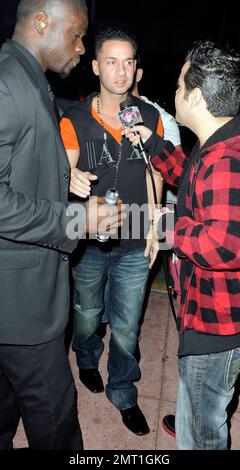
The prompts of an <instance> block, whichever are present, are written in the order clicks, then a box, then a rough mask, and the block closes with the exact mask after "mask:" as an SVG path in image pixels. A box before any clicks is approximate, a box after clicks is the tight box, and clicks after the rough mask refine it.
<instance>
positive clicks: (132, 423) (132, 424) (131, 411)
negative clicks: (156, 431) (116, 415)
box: [120, 405, 150, 436]
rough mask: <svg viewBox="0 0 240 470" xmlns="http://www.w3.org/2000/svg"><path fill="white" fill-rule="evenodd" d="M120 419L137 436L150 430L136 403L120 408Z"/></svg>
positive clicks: (143, 434)
mask: <svg viewBox="0 0 240 470" xmlns="http://www.w3.org/2000/svg"><path fill="white" fill-rule="evenodd" d="M120 413H121V415H122V420H123V423H124V424H125V426H127V428H128V429H129V431H132V432H133V433H134V434H137V436H145V434H148V433H149V432H150V429H149V427H148V424H147V421H146V419H145V416H144V414H143V413H142V411H141V410H140V408H139V406H138V405H135V406H132V408H127V409H126V410H120Z"/></svg>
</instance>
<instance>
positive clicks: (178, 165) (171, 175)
mask: <svg viewBox="0 0 240 470" xmlns="http://www.w3.org/2000/svg"><path fill="white" fill-rule="evenodd" d="M155 137H157V136H155V135H154V134H152V136H151V137H150V139H152V140H151V141H150V139H149V146H150V145H151V148H152V150H151V152H150V153H151V155H156V156H153V157H152V158H151V163H152V164H153V166H154V168H156V169H157V170H160V171H161V174H162V176H163V178H164V179H165V180H166V181H167V183H169V184H171V185H173V186H178V184H179V179H180V176H181V174H182V171H183V168H184V165H185V162H186V160H187V157H186V155H185V154H184V153H183V152H182V151H181V150H180V149H179V148H177V147H174V145H173V144H172V143H171V142H170V141H168V140H163V139H160V138H159V137H158V139H159V140H158V141H157V139H156V138H155ZM147 142H148V141H147Z"/></svg>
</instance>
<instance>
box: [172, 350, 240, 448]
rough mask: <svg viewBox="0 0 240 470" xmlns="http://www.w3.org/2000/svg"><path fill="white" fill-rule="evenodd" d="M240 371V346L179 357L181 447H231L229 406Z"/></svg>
mask: <svg viewBox="0 0 240 470" xmlns="http://www.w3.org/2000/svg"><path fill="white" fill-rule="evenodd" d="M239 373H240V348H237V349H234V350H231V351H225V352H221V353H215V354H206V355H200V356H184V357H181V358H179V389H178V398H177V413H176V441H177V449H179V450H196V449H197V450H217V449H219V450H225V449H227V440H228V427H227V411H226V408H227V406H228V404H229V403H230V401H231V399H232V396H233V393H234V384H235V381H236V379H237V376H238V374H239Z"/></svg>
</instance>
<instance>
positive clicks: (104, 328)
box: [96, 321, 107, 339]
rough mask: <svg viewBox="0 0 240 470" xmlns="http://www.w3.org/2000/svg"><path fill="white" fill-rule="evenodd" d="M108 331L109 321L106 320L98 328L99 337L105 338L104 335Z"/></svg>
mask: <svg viewBox="0 0 240 470" xmlns="http://www.w3.org/2000/svg"><path fill="white" fill-rule="evenodd" d="M106 333H107V322H106V321H104V322H102V323H101V325H100V326H99V328H98V329H97V331H96V335H98V336H99V338H101V339H103V338H104V336H106Z"/></svg>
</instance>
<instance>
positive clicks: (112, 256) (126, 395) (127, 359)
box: [73, 247, 149, 410]
mask: <svg viewBox="0 0 240 470" xmlns="http://www.w3.org/2000/svg"><path fill="white" fill-rule="evenodd" d="M148 263H149V259H148V258H145V257H144V249H143V248H141V249H137V250H133V251H130V252H126V253H116V252H105V251H101V250H97V249H94V248H91V247H88V248H87V249H86V250H85V251H84V252H83V254H82V256H81V258H80V260H79V262H78V264H77V265H76V266H75V267H74V268H73V278H74V337H73V350H74V351H75V352H76V357H77V364H78V367H79V368H82V369H90V368H97V367H98V363H99V359H100V357H101V354H102V352H103V347H104V345H103V341H102V339H101V338H100V337H99V336H98V335H97V334H96V330H97V329H98V327H99V326H100V324H101V317H102V309H103V296H104V286H105V283H106V279H107V278H108V282H109V301H108V315H109V325H110V328H111V338H110V344H109V356H108V383H107V386H106V395H107V397H108V398H109V400H110V401H111V402H112V403H113V404H114V405H115V406H116V407H117V408H118V409H119V410H122V409H126V408H130V407H132V406H135V405H136V403H137V388H136V386H135V385H134V384H133V382H134V381H136V380H139V378H140V375H141V372H140V368H139V365H138V363H137V361H136V359H135V357H134V356H133V354H134V350H135V346H136V343H137V339H138V328H139V320H140V317H141V314H142V305H143V301H144V297H145V290H146V284H147V279H148V273H149V270H148Z"/></svg>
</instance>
